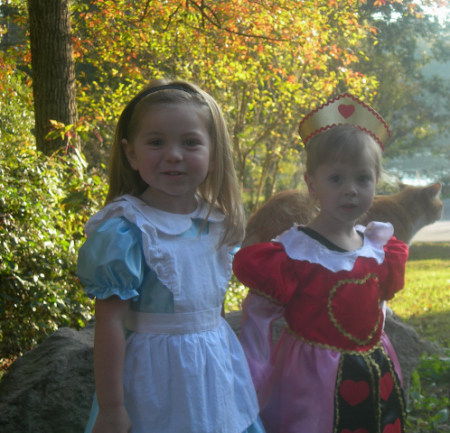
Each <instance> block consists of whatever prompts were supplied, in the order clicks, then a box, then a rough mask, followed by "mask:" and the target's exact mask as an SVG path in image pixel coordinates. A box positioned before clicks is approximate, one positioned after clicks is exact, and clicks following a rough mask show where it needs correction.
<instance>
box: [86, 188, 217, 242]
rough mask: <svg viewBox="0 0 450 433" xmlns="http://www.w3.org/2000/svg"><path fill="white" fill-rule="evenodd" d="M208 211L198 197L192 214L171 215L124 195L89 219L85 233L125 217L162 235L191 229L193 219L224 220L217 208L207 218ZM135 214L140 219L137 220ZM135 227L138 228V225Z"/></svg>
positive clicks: (138, 199)
mask: <svg viewBox="0 0 450 433" xmlns="http://www.w3.org/2000/svg"><path fill="white" fill-rule="evenodd" d="M208 210H209V203H207V202H206V201H205V200H203V199H201V198H199V197H197V208H196V209H195V211H194V212H191V213H189V214H173V213H170V212H165V211H162V210H159V209H156V208H153V207H151V206H149V205H147V204H146V203H144V202H143V201H142V200H141V199H140V198H138V197H134V196H132V195H129V194H126V195H123V196H120V197H118V198H117V199H115V200H114V201H113V202H111V203H109V204H108V205H106V206H105V207H104V208H103V209H101V210H100V211H99V212H97V213H96V214H95V215H94V216H93V217H92V218H90V219H89V221H88V222H87V224H86V227H85V231H86V234H87V235H88V236H89V235H90V234H91V233H92V232H93V231H95V230H96V228H97V227H98V226H99V225H100V224H101V223H103V222H104V221H106V220H108V219H111V218H115V217H125V218H126V219H128V220H129V221H131V222H133V223H137V220H141V219H142V220H144V221H145V222H147V223H150V224H151V225H153V226H154V227H156V229H158V230H159V231H161V232H163V233H166V234H168V235H179V234H182V233H184V232H185V231H187V230H189V229H190V228H191V226H192V220H193V219H197V218H199V219H203V220H205V219H207V220H208V221H211V222H221V221H223V220H224V219H225V215H224V214H223V213H222V211H220V210H219V209H217V208H213V209H212V211H211V213H210V214H209V216H208V217H207V215H208ZM136 214H138V215H139V216H140V217H141V218H137V215H136ZM137 225H138V226H139V225H140V224H137ZM140 228H141V227H140Z"/></svg>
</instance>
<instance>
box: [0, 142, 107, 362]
mask: <svg viewBox="0 0 450 433" xmlns="http://www.w3.org/2000/svg"><path fill="white" fill-rule="evenodd" d="M0 177H1V179H2V187H1V190H0V246H1V261H0V287H1V292H0V357H1V358H9V357H14V356H17V355H18V354H20V353H23V352H24V351H26V350H29V349H30V348H32V347H33V346H34V345H36V344H37V343H39V342H40V341H42V340H43V339H44V338H45V337H46V336H47V335H49V334H50V333H52V332H54V331H55V330H56V329H58V327H59V326H71V327H74V328H80V327H82V326H84V325H85V324H86V321H88V320H89V319H90V318H91V315H92V312H91V308H92V306H91V302H90V301H89V300H88V299H87V298H86V297H85V296H84V295H83V290H82V288H81V286H80V284H79V283H78V281H77V278H76V255H77V251H78V248H79V247H80V245H81V243H82V242H83V240H84V236H83V227H84V223H85V222H86V221H87V218H88V216H89V215H90V214H91V212H92V211H93V210H95V209H98V208H99V206H100V205H101V202H102V200H103V198H104V197H103V196H104V182H103V181H102V179H101V177H100V176H98V175H97V174H96V173H93V172H88V171H87V170H86V162H85V161H84V160H83V158H82V157H81V155H79V154H72V155H70V156H69V157H66V156H64V155H59V154H55V155H53V156H51V157H47V156H45V155H42V154H39V153H37V152H36V151H34V150H33V148H32V147H30V146H26V145H23V144H21V143H15V144H14V145H3V146H1V147H0Z"/></svg>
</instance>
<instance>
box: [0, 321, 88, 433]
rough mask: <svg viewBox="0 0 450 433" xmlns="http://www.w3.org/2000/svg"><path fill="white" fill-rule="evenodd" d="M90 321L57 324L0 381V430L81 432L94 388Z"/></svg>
mask: <svg viewBox="0 0 450 433" xmlns="http://www.w3.org/2000/svg"><path fill="white" fill-rule="evenodd" d="M93 344H94V326H93V325H88V326H86V327H85V328H84V329H83V330H81V331H74V330H73V329H70V328H61V329H59V330H58V331H57V332H55V333H54V334H52V335H51V336H50V337H49V338H48V339H47V340H45V341H44V342H43V343H42V344H41V345H40V346H38V347H36V348H35V349H33V350H31V351H30V352H28V353H26V354H25V355H24V356H22V357H21V358H19V359H18V360H17V361H16V362H14V364H13V365H12V366H11V368H10V370H9V371H8V373H7V374H5V376H4V377H3V378H2V380H1V382H0V432H2V433H44V432H46V433H82V432H83V430H84V426H85V424H86V421H87V418H88V415H89V409H90V406H91V402H92V396H93V394H94V373H93Z"/></svg>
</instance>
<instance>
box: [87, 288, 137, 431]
mask: <svg viewBox="0 0 450 433" xmlns="http://www.w3.org/2000/svg"><path fill="white" fill-rule="evenodd" d="M129 303H130V301H129V300H125V301H123V300H121V299H120V298H119V297H118V296H111V297H110V298H107V299H104V300H100V299H97V300H96V303H95V338H94V374H95V387H96V391H97V401H98V406H99V413H98V416H97V420H96V422H95V425H94V428H93V430H92V433H131V420H130V417H129V416H128V413H127V411H126V410H125V406H124V396H123V379H122V374H123V365H124V359H125V331H124V323H125V317H126V314H127V311H128V306H129Z"/></svg>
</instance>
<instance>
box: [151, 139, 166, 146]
mask: <svg viewBox="0 0 450 433" xmlns="http://www.w3.org/2000/svg"><path fill="white" fill-rule="evenodd" d="M148 144H149V146H152V147H160V146H162V144H163V142H162V140H152V141H150V142H149V143H148Z"/></svg>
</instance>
